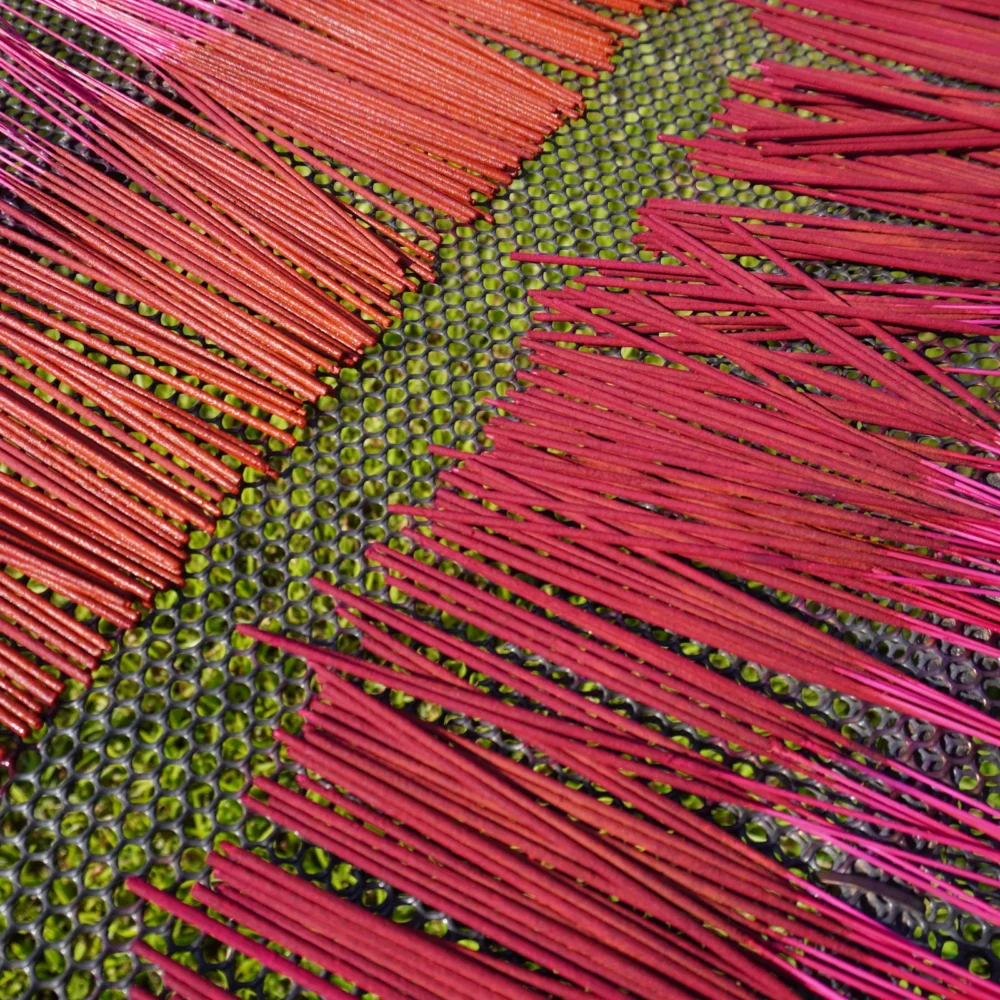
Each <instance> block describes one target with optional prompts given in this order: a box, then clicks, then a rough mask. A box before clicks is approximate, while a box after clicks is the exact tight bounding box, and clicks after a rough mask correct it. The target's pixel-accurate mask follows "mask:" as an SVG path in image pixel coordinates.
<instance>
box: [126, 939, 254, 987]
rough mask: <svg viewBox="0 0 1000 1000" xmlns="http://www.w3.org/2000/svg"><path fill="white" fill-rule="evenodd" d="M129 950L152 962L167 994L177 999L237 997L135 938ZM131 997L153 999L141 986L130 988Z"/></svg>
mask: <svg viewBox="0 0 1000 1000" xmlns="http://www.w3.org/2000/svg"><path fill="white" fill-rule="evenodd" d="M132 950H133V951H134V952H135V954H136V955H138V956H139V958H141V959H143V960H144V961H146V962H149V963H151V964H152V965H155V966H156V967H157V968H158V969H159V972H160V980H161V982H162V984H163V986H164V988H165V989H167V990H170V995H171V996H172V997H176V998H177V1000H236V995H235V994H233V993H229V992H227V991H226V990H224V989H222V987H221V986H216V985H215V983H212V982H210V981H209V980H207V979H205V978H204V977H203V976H199V975H198V973H196V972H193V971H192V970H191V969H189V968H188V967H187V966H186V965H181V963H180V962H175V961H174V960H173V959H172V958H168V957H167V956H166V955H161V954H160V953H159V952H158V951H156V950H155V949H154V948H151V947H150V946H149V945H148V944H146V943H145V942H144V941H137V942H136V943H135V944H134V945H133V947H132ZM129 997H130V998H131V1000H154V998H153V995H152V994H151V993H150V992H149V991H148V990H145V989H143V988H142V987H141V986H132V988H131V989H130V990H129Z"/></svg>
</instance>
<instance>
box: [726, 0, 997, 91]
mask: <svg viewBox="0 0 1000 1000" xmlns="http://www.w3.org/2000/svg"><path fill="white" fill-rule="evenodd" d="M737 2H738V3H741V4H743V5H744V6H745V7H752V8H753V9H754V11H755V13H754V17H755V18H756V19H757V20H758V21H759V22H760V24H761V25H762V26H763V27H765V28H767V29H768V30H769V31H774V32H776V33H777V34H779V35H784V36H785V37H786V38H794V39H795V40H796V41H800V42H808V43H809V44H810V45H813V46H815V47H817V48H820V49H822V50H823V51H826V52H830V53H831V54H833V55H836V56H838V57H840V58H842V59H846V60H849V61H853V62H857V63H863V65H864V66H865V67H866V68H868V69H875V70H876V71H878V72H882V69H881V67H878V66H877V65H876V64H874V63H872V62H871V61H869V60H867V59H863V58H862V57H861V55H860V54H864V55H868V56H877V57H878V58H879V59H887V60H892V61H893V62H896V63H902V64H903V65H907V66H915V67H917V68H919V69H924V70H931V71H933V72H935V73H941V74H944V75H945V76H950V77H954V78H955V79H958V80H969V81H971V82H972V83H978V84H981V85H983V86H986V87H1000V71H998V70H997V68H996V57H997V55H998V54H1000V19H998V16H997V15H998V11H997V7H996V4H995V3H993V2H992V0H810V2H809V4H808V5H807V9H808V10H809V11H815V12H816V13H818V14H820V15H821V16H820V17H816V16H815V14H806V13H805V12H804V11H803V10H801V9H796V10H790V9H788V8H785V7H778V6H774V5H772V4H768V3H766V2H764V0H737ZM911 83H913V84H914V89H916V90H919V89H921V87H920V85H919V84H917V83H916V82H915V81H911Z"/></svg>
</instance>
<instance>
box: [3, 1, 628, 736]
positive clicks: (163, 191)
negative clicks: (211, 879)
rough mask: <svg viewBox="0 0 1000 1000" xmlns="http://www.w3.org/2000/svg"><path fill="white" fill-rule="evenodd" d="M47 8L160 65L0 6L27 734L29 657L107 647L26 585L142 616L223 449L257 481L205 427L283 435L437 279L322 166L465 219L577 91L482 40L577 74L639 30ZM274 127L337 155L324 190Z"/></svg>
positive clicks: (15, 703)
mask: <svg viewBox="0 0 1000 1000" xmlns="http://www.w3.org/2000/svg"><path fill="white" fill-rule="evenodd" d="M52 6H53V8H54V9H56V10H57V11H59V12H60V13H62V14H64V15H67V16H69V17H74V18H77V19H78V20H80V21H83V22H85V23H87V24H88V25H90V26H91V27H93V28H94V29H96V30H97V31H100V32H102V33H104V34H105V35H106V36H107V37H110V38H111V39H113V40H116V41H118V42H120V43H121V44H122V45H123V46H124V47H125V48H127V49H128V50H129V51H131V52H132V53H134V54H135V55H136V56H138V57H139V58H140V59H141V60H144V61H145V62H146V63H147V65H148V66H149V67H151V68H152V69H153V70H154V71H155V73H156V74H158V79H156V80H154V78H153V77H152V76H149V75H143V76H141V77H135V78H132V77H128V78H125V77H123V76H122V74H121V73H120V72H119V71H118V70H116V69H115V68H114V67H113V66H111V65H110V64H109V63H106V62H104V61H103V60H101V59H100V58H99V57H92V56H91V54H90V53H88V52H86V51H84V50H83V49H82V48H80V47H79V45H78V44H77V43H76V42H75V41H74V40H73V39H72V38H71V37H68V36H63V35H60V34H59V33H58V30H57V29H55V28H52V27H51V26H47V25H44V24H42V23H40V22H38V21H36V20H34V19H33V18H31V17H30V16H28V15H25V14H23V13H22V12H21V11H18V10H15V9H13V8H11V7H9V6H8V5H6V4H3V3H2V2H0V7H3V10H4V11H5V13H6V14H7V15H11V20H10V21H5V22H4V23H3V24H0V54H2V58H3V64H4V72H5V79H4V88H5V92H6V94H7V98H8V99H7V103H6V104H5V109H4V111H3V112H0V140H2V142H0V165H2V166H3V168H4V174H3V186H4V206H3V207H4V211H3V213H2V217H0V237H2V239H0V243H2V245H0V263H2V264H3V267H4V273H5V281H6V284H7V287H8V288H9V289H10V291H8V292H5V293H0V307H2V309H3V313H2V314H0V344H2V345H3V347H4V349H5V350H4V353H5V355H6V358H5V359H4V365H5V367H4V368H3V369H2V372H0V374H2V376H3V378H2V379H0V473H3V475H2V476H0V508H2V511H3V515H4V516H3V517H2V518H0V521H2V522H3V529H2V530H0V565H5V566H7V567H8V571H9V572H8V574H5V575H4V576H3V579H5V580H7V581H8V582H7V583H6V584H4V583H0V723H2V724H5V725H9V726H10V727H11V728H12V729H14V731H15V732H17V733H19V734H21V735H24V734H25V733H27V732H28V731H30V730H31V729H32V728H35V727H37V725H38V721H39V719H40V718H41V717H42V715H43V712H44V709H45V708H46V707H48V706H49V705H50V704H51V700H52V698H53V697H55V696H57V695H58V693H59V691H60V690H61V684H60V682H59V681H57V680H55V679H53V678H52V677H50V676H49V674H48V672H46V670H44V669H42V666H45V665H48V666H51V667H55V668H57V669H58V670H59V671H60V672H61V673H62V674H63V675H65V676H68V677H73V678H74V679H76V680H81V681H84V682H86V679H87V677H88V671H89V669H91V668H93V666H95V664H96V662H97V658H98V657H99V656H100V655H101V654H102V653H104V652H105V651H106V650H107V649H108V644H107V642H106V641H105V640H104V639H103V638H100V637H98V636H96V635H94V634H92V633H91V632H90V630H89V629H87V628H84V627H83V626H82V625H80V624H79V622H77V620H76V619H75V618H73V617H72V615H71V614H69V613H68V612H67V611H65V610H60V609H58V608H56V607H55V606H54V605H53V604H51V603H50V602H49V601H48V600H47V599H46V598H45V597H43V596H40V594H39V592H40V591H43V590H44V591H48V592H50V593H51V594H53V595H58V597H59V599H60V601H61V600H62V599H68V600H69V601H70V602H71V607H72V606H77V607H79V608H83V609H86V610H87V611H89V612H92V613H94V614H97V615H100V616H101V617H102V618H104V619H106V620H107V621H109V622H111V623H113V624H115V625H118V626H128V625H131V624H133V623H134V622H135V621H136V620H137V617H138V614H139V608H141V607H143V606H148V605H149V604H150V601H151V598H152V595H153V594H154V593H155V591H156V590H158V589H160V588H162V587H164V586H167V585H170V584H175V583H177V582H178V581H179V579H180V571H181V566H182V562H183V558H184V546H185V543H186V541H187V537H188V531H189V530H190V529H191V528H198V529H203V530H211V528H212V525H213V523H214V520H215V517H216V516H217V514H218V506H217V505H218V502H219V501H220V500H221V499H222V497H223V496H224V495H225V494H226V493H228V492H231V491H232V490H234V489H235V488H237V486H238V484H239V482H240V474H239V471H238V469H237V467H236V463H242V464H244V465H246V466H248V467H249V468H251V469H254V470H256V471H257V472H260V473H263V474H269V467H268V464H267V462H266V461H265V457H264V456H262V455H260V454H259V453H258V450H257V449H256V448H255V447H253V446H251V445H249V444H246V443H244V442H242V441H241V440H239V439H238V438H237V437H235V436H233V435H232V434H230V433H226V432H224V431H221V430H219V429H218V428H217V427H216V426H214V425H213V424H211V423H210V422H208V420H206V419H204V418H205V417H212V416H216V415H219V414H221V415H222V417H223V419H224V420H225V421H226V422H227V423H228V424H229V426H230V427H240V426H242V427H244V428H246V430H247V432H248V436H249V437H250V439H251V440H256V441H260V440H262V439H273V441H274V442H275V443H278V444H285V445H291V444H293V443H294V441H295V436H294V434H293V433H292V431H291V429H293V428H295V427H300V426H304V424H305V420H306V416H305V408H304V402H307V401H314V400H316V399H317V398H319V396H320V395H322V393H323V392H324V391H325V389H324V384H323V382H322V381H321V379H320V377H319V376H321V375H323V374H324V373H326V374H329V373H335V372H336V371H337V368H338V366H339V365H340V364H342V363H344V362H353V361H354V360H355V359H356V357H357V356H358V355H359V354H360V353H361V352H362V351H363V350H364V349H365V348H366V347H367V346H369V345H371V344H372V343H374V341H375V337H376V335H377V331H378V329H379V328H381V327H385V326H388V325H389V324H390V323H392V322H394V321H395V319H396V318H398V317H399V316H400V308H399V305H398V301H397V299H398V296H399V295H400V293H402V292H404V291H407V290H412V289H414V288H416V287H417V280H418V279H419V278H425V279H433V269H432V266H431V265H432V261H433V249H432V248H433V245H434V243H436V242H437V241H438V240H439V236H438V234H437V232H436V230H435V229H434V228H433V227H431V226H428V225H427V224H426V223H425V222H421V221H418V220H417V219H416V218H415V217H414V215H413V211H412V209H411V210H403V209H402V208H400V207H398V206H397V205H396V204H394V203H393V202H392V201H391V200H390V199H388V198H384V197H382V196H381V195H380V194H378V193H377V191H376V190H375V189H374V188H373V186H372V185H365V184H361V183H359V182H358V181H357V180H355V179H353V178H352V177H351V176H348V174H347V173H341V172H340V169H342V168H350V169H351V170H353V171H361V172H363V173H365V174H367V175H368V176H369V178H370V179H371V180H372V181H373V182H374V184H375V185H377V184H379V183H381V184H384V185H388V186H389V187H391V188H394V189H395V190H396V191H398V192H402V193H403V194H406V195H408V196H410V197H411V198H412V199H415V200H416V201H417V202H420V203H423V204H426V205H428V206H430V207H432V208H434V209H436V210H438V211H440V212H444V213H446V214H449V215H451V216H452V217H453V218H455V219H458V220H464V221H469V220H471V219H473V218H475V217H477V216H482V215H485V212H484V211H483V209H482V208H481V207H479V203H480V202H481V201H482V200H483V199H484V198H485V197H488V196H489V195H491V194H493V193H494V192H495V191H496V190H497V189H498V186H499V185H500V184H503V183H506V182H507V181H509V180H510V178H511V177H512V176H513V174H514V172H516V170H517V168H518V165H519V163H520V162H521V160H523V159H524V158H526V157H529V156H533V155H534V154H535V153H537V152H538V150H539V149H540V148H541V143H542V141H543V140H544V138H545V137H546V136H547V135H548V133H550V132H552V131H553V130H555V129H556V128H558V127H559V125H560V124H561V123H562V122H563V121H565V120H566V119H568V118H571V117H575V116H577V115H578V114H580V112H581V110H582V102H581V100H580V98H579V96H578V95H577V94H575V93H573V92H572V91H571V90H570V89H568V88H566V87H564V86H562V85H560V84H558V83H556V82H553V81H552V80H549V79H547V78H545V77H543V76H541V75H539V74H538V73H536V72H534V71H533V70H531V69H529V68H527V67H525V66H522V65H519V64H517V63H515V62H512V61H511V60H508V59H507V58H506V57H505V56H503V55H501V54H499V53H498V52H496V51H494V50H492V49H491V48H489V47H488V46H487V45H484V44H483V42H482V41H481V39H482V38H486V39H491V40H494V41H500V42H502V43H504V44H510V45H514V46H518V47H521V48H522V51H524V52H525V53H526V54H527V55H531V56H534V57H536V58H542V59H545V60H546V61H551V62H554V63H555V64H556V65H559V66H562V67H563V68H564V69H569V70H579V71H580V72H582V73H589V74H591V75H593V72H594V70H593V69H588V67H593V68H595V69H609V68H610V57H611V54H612V52H613V51H614V48H615V45H616V37H617V36H619V35H623V34H624V35H633V36H634V35H635V34H637V31H636V29H634V28H632V27H629V26H627V25H624V24H620V23H618V22H617V21H614V20H612V19H611V18H609V17H606V16H603V15H598V14H597V13H595V12H592V11H590V10H588V9H587V8H585V7H582V6H580V5H578V4H577V3H575V2H570V0H557V2H549V0H546V2H544V3H542V2H538V0H519V2H518V3H516V4H510V3H496V2H494V0H452V2H450V3H448V4H443V5H437V4H430V3H424V2H421V0H408V2H407V3H404V4H402V5H399V4H395V3H394V4H391V5H389V4H385V3H382V2H381V0H366V2H365V3H363V4H358V3H337V4H334V5H332V6H331V5H325V6H320V5H316V4H313V3H310V2H307V0H287V2H286V3H285V4H284V5H283V6H282V5H279V6H278V7H277V8H276V10H277V13H275V12H271V11H264V10H261V9H259V8H255V7H251V6H249V5H246V4H243V3H241V2H240V0H226V2H225V3H222V4H219V5H216V4H214V3H204V4H196V5H195V8H196V9H197V8H199V7H200V8H202V13H208V14H211V15H214V17H213V18H212V19H209V20H206V19H204V18H203V17H202V16H201V15H200V14H199V15H198V16H192V15H191V14H190V13H189V12H181V11H178V10H174V9H173V8H170V7H167V6H164V5H162V4H160V3H156V2H151V0H107V2H104V0H102V2H100V3H97V2H93V0H57V2H56V3H54V4H53V5H52ZM614 6H615V7H616V9H617V10H620V11H624V12H630V13H638V12H640V10H641V8H640V6H639V4H638V3H637V0H620V2H619V3H617V4H616V5H614ZM25 25H27V28H28V31H29V32H42V33H44V34H48V35H50V36H52V37H54V38H56V39H57V40H58V41H59V43H60V47H61V49H62V50H64V51H68V52H69V53H71V54H72V57H73V58H71V59H69V60H66V59H63V58H61V57H60V58H56V57H54V56H51V55H49V54H47V53H46V52H44V51H42V50H41V49H39V48H36V47H35V46H33V45H32V44H29V42H28V40H27V38H26V37H25V35H22V34H21V33H20V30H19V29H22V28H24V27H25ZM234 29H236V30H234ZM550 50H551V51H550ZM76 56H83V57H85V58H88V59H90V60H91V63H90V65H91V66H93V64H94V61H95V59H96V63H97V65H98V66H99V67H100V69H102V70H103V71H105V73H106V76H105V77H104V79H99V78H97V76H96V75H95V74H92V73H89V72H86V71H85V70H84V69H82V68H77V67H76V66H75V65H74V59H75V57H76ZM550 57H551V58H550ZM115 77H118V80H117V89H116V87H113V86H111V85H110V84H109V83H108V82H106V81H107V80H112V79H114V78H115ZM287 147H293V149H294V153H295V155H296V156H297V158H298V160H297V162H298V163H300V164H305V168H306V172H308V171H312V173H313V174H322V173H324V172H327V171H330V172H331V173H332V175H333V181H334V182H335V184H332V186H330V192H329V193H328V192H327V191H324V190H322V188H321V187H320V186H317V185H316V184H315V183H314V182H313V180H312V179H310V178H309V177H307V176H303V173H302V172H300V170H301V169H303V168H300V167H298V166H296V162H295V161H293V162H289V160H288V159H286V158H285V154H287V152H288V148H287ZM321 155H322V156H327V157H330V158H331V159H332V161H333V163H334V164H335V166H334V167H331V166H330V160H327V159H320V158H319V157H320V156H321ZM345 191H346V192H348V193H349V194H350V195H353V196H354V197H353V199H351V198H342V197H341V194H342V193H343V192H345ZM358 199H360V201H359V200H358ZM474 203H475V204H474ZM391 222H392V223H395V224H390V223H391ZM109 290H113V292H114V295H113V296H112V295H109V294H108V292H109ZM136 303H138V304H139V305H140V310H139V314H137V313H136V312H135V311H133V310H132V308H131V307H132V306H134V305H135V304H136ZM150 311H152V312H159V313H160V314H161V315H160V317H159V318H158V319H157V320H156V321H155V322H151V321H150V320H149V319H147V318H146V315H148V314H149V312H150ZM143 313H146V315H142V314H143ZM234 460H235V461H234ZM29 580H30V581H32V583H31V587H32V588H34V589H29V587H28V586H27V583H28V581H29ZM7 642H10V643H11V644H12V645H9V646H8V645H7V644H6V643H7ZM25 654H27V655H25Z"/></svg>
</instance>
